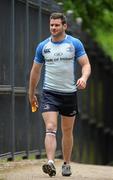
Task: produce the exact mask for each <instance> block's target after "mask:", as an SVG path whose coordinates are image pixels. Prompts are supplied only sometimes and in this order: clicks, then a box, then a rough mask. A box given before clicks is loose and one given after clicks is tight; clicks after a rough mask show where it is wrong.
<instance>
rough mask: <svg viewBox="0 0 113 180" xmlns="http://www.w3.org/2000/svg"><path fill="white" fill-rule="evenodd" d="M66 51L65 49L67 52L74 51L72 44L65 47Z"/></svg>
mask: <svg viewBox="0 0 113 180" xmlns="http://www.w3.org/2000/svg"><path fill="white" fill-rule="evenodd" d="M66 51H67V52H73V51H74V49H73V47H72V46H69V47H67V48H66Z"/></svg>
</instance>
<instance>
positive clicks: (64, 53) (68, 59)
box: [34, 35, 86, 93]
mask: <svg viewBox="0 0 113 180" xmlns="http://www.w3.org/2000/svg"><path fill="white" fill-rule="evenodd" d="M83 55H86V52H85V49H84V47H83V44H82V43H81V41H80V40H79V39H77V38H74V37H72V36H70V35H66V37H65V38H64V40H62V41H60V42H52V41H51V37H49V38H48V39H46V40H44V41H42V42H41V43H40V44H39V45H38V46H37V48H36V54H35V58H34V62H35V63H44V64H45V77H44V84H43V89H47V90H52V91H58V92H66V93H71V92H75V91H76V85H75V83H76V82H75V70H74V69H75V68H74V67H75V66H76V61H77V59H78V60H79V57H81V56H83Z"/></svg>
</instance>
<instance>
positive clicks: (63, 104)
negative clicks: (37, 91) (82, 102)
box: [40, 90, 78, 116]
mask: <svg viewBox="0 0 113 180" xmlns="http://www.w3.org/2000/svg"><path fill="white" fill-rule="evenodd" d="M40 110H41V112H42V113H43V112H48V111H56V112H59V114H61V115H64V116H75V115H77V114H78V107H77V93H76V92H73V93H59V92H54V91H49V90H43V92H42V95H41V104H40Z"/></svg>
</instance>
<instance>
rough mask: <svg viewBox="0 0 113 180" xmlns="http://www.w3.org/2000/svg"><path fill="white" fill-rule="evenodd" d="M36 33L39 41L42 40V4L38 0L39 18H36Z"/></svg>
mask: <svg viewBox="0 0 113 180" xmlns="http://www.w3.org/2000/svg"><path fill="white" fill-rule="evenodd" d="M38 27H39V29H38V32H39V41H41V40H42V2H41V0H39V16H38Z"/></svg>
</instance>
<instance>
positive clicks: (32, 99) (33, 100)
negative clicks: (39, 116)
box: [29, 94, 39, 112]
mask: <svg viewBox="0 0 113 180" xmlns="http://www.w3.org/2000/svg"><path fill="white" fill-rule="evenodd" d="M29 101H30V104H31V109H32V112H34V111H36V110H34V111H33V108H35V109H37V108H38V106H39V103H38V100H37V97H36V96H35V95H34V96H31V95H30V94H29Z"/></svg>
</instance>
